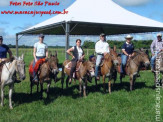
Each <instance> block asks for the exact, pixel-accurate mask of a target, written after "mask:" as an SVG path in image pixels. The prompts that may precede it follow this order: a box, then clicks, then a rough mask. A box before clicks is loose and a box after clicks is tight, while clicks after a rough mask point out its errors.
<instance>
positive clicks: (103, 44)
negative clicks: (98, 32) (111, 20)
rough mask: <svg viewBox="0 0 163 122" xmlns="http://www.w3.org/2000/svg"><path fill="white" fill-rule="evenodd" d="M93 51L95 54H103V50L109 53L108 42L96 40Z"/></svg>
mask: <svg viewBox="0 0 163 122" xmlns="http://www.w3.org/2000/svg"><path fill="white" fill-rule="evenodd" d="M95 52H96V53H97V54H103V53H105V52H107V53H109V52H110V50H109V44H108V43H107V42H106V41H102V40H100V41H98V42H97V43H96V45H95Z"/></svg>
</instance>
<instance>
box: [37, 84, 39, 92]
mask: <svg viewBox="0 0 163 122" xmlns="http://www.w3.org/2000/svg"><path fill="white" fill-rule="evenodd" d="M38 90H39V82H38V83H37V93H38Z"/></svg>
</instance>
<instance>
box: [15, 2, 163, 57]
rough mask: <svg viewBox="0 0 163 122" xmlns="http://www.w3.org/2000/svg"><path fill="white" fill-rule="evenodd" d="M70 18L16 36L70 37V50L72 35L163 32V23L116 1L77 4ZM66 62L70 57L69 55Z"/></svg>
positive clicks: (53, 20) (61, 17)
mask: <svg viewBox="0 0 163 122" xmlns="http://www.w3.org/2000/svg"><path fill="white" fill-rule="evenodd" d="M66 11H68V14H59V15H57V16H54V17H52V18H50V19H48V20H46V21H44V22H41V23H39V24H37V25H34V26H33V27H30V28H28V29H26V30H24V31H22V32H19V33H17V34H16V37H17V38H16V45H17V55H18V35H29V34H32V35H33V34H39V33H44V34H48V35H66V50H67V49H68V47H69V35H99V34H100V33H101V32H103V33H105V34H107V35H113V34H126V33H143V32H157V31H163V23H161V22H157V21H154V20H151V19H148V18H146V17H143V16H140V15H137V14H135V13H132V12H130V11H128V10H126V9H124V8H122V7H120V6H119V5H117V4H116V3H114V2H113V1H112V0H76V1H75V2H74V3H73V4H72V5H71V6H70V7H68V8H67V9H66ZM66 58H68V56H67V55H66Z"/></svg>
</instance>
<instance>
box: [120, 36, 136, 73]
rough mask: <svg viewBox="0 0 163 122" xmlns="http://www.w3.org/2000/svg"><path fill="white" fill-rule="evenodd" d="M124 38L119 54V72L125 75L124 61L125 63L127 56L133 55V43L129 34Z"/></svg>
mask: <svg viewBox="0 0 163 122" xmlns="http://www.w3.org/2000/svg"><path fill="white" fill-rule="evenodd" d="M125 39H126V42H125V43H124V44H123V45H122V54H121V62H122V63H121V73H122V74H123V75H125V73H126V72H125V70H124V68H125V66H126V63H127V59H128V58H131V57H133V56H134V53H133V51H134V45H133V43H132V42H131V40H132V39H133V37H132V36H131V35H127V36H126V37H125Z"/></svg>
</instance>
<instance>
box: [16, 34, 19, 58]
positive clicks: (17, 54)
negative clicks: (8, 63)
mask: <svg viewBox="0 0 163 122" xmlns="http://www.w3.org/2000/svg"><path fill="white" fill-rule="evenodd" d="M18 56H19V53H18V34H16V57H18Z"/></svg>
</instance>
